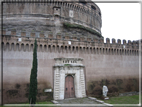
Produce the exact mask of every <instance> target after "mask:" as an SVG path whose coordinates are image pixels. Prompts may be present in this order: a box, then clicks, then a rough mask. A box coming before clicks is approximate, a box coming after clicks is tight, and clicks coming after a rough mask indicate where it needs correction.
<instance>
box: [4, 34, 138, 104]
mask: <svg viewBox="0 0 142 107" xmlns="http://www.w3.org/2000/svg"><path fill="white" fill-rule="evenodd" d="M5 33H6V32H5ZM6 34H7V33H6ZM6 34H3V43H2V44H3V48H2V50H3V89H4V90H3V95H4V96H3V101H4V103H14V102H25V101H28V88H29V79H30V72H31V67H32V58H33V57H32V55H33V44H34V40H35V37H24V36H16V35H15V36H14V35H13V33H12V32H11V34H10V35H6ZM57 37H58V35H57ZM20 38H21V39H20ZM68 41H70V42H71V45H70V44H69V43H68ZM37 44H38V49H37V50H38V52H37V54H38V57H37V58H38V95H37V98H38V100H49V99H52V97H53V93H52V92H48V93H45V92H44V90H45V89H49V88H51V89H52V90H53V86H54V68H53V66H54V64H55V61H54V58H82V59H83V65H84V66H85V67H84V73H85V83H86V85H85V90H86V93H87V95H91V96H93V95H95V94H96V95H95V96H97V95H98V92H99V93H100V91H98V90H100V88H101V86H102V85H103V83H104V82H105V83H106V84H107V86H108V87H109V90H112V91H111V92H110V94H112V93H113V92H114V89H115V90H116V93H118V92H125V91H126V92H128V91H138V90H139V89H138V86H139V85H138V83H139V82H138V79H139V78H138V77H139V45H138V41H137V42H136V41H132V42H131V41H128V43H126V41H125V40H123V44H121V40H117V42H116V40H115V39H113V40H112V43H110V40H109V38H107V39H106V43H104V42H103V41H99V40H98V39H95V40H94V41H93V42H92V41H89V39H87V41H81V40H80V41H78V40H75V39H68V38H65V39H61V38H56V39H55V38H52V36H51V37H49V38H42V37H40V38H37ZM98 87H99V88H98ZM127 87H128V89H127ZM96 88H97V89H96ZM53 92H54V90H53ZM93 93H94V94H93Z"/></svg>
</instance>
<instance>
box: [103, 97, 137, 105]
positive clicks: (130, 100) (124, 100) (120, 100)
mask: <svg viewBox="0 0 142 107" xmlns="http://www.w3.org/2000/svg"><path fill="white" fill-rule="evenodd" d="M104 102H105V103H109V104H139V95H132V96H120V97H110V99H109V100H104Z"/></svg>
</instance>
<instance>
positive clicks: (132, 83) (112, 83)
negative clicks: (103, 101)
mask: <svg viewBox="0 0 142 107" xmlns="http://www.w3.org/2000/svg"><path fill="white" fill-rule="evenodd" d="M104 84H105V85H106V86H107V87H108V94H107V95H108V96H109V97H111V96H118V95H119V93H124V92H133V91H137V92H138V91H139V79H137V78H129V79H116V80H108V79H104V80H101V81H90V82H88V87H87V88H88V90H87V94H88V96H92V97H97V98H101V97H102V87H103V85H104Z"/></svg>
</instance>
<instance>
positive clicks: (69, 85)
mask: <svg viewBox="0 0 142 107" xmlns="http://www.w3.org/2000/svg"><path fill="white" fill-rule="evenodd" d="M73 97H75V89H74V78H73V76H72V75H68V76H66V78H65V98H73Z"/></svg>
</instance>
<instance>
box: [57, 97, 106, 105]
mask: <svg viewBox="0 0 142 107" xmlns="http://www.w3.org/2000/svg"><path fill="white" fill-rule="evenodd" d="M56 101H57V102H58V104H59V105H60V104H61V106H62V105H63V107H65V106H73V107H75V106H82V107H83V106H87V107H100V106H106V105H104V104H102V103H99V102H97V101H95V100H92V99H89V98H68V99H64V100H56ZM81 104H82V105H81Z"/></svg>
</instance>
